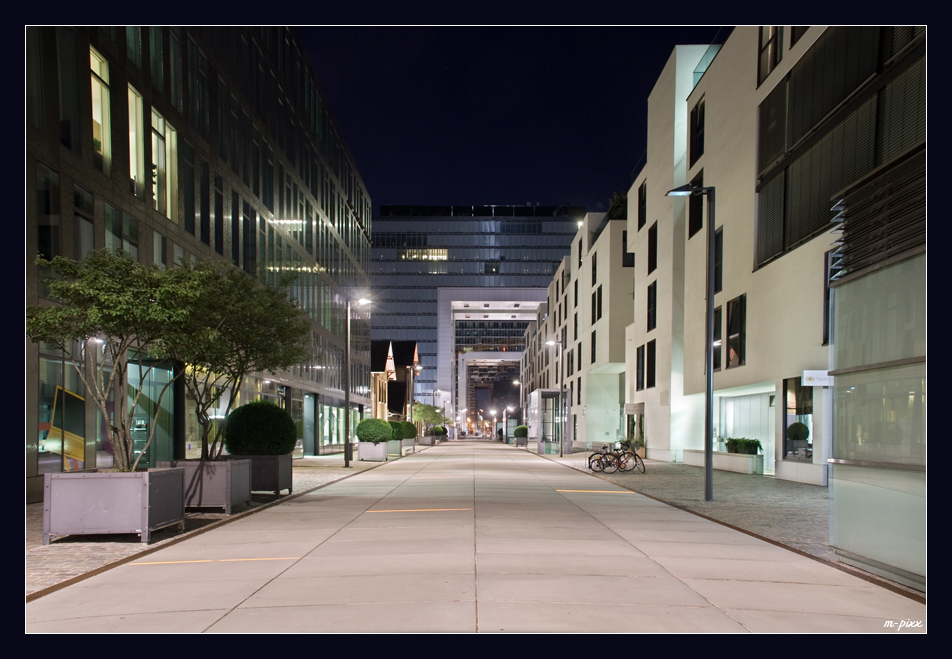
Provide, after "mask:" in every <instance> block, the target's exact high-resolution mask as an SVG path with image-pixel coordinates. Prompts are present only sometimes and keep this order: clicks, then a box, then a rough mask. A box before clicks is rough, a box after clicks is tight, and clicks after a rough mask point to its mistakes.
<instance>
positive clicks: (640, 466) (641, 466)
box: [634, 453, 645, 474]
mask: <svg viewBox="0 0 952 659" xmlns="http://www.w3.org/2000/svg"><path fill="white" fill-rule="evenodd" d="M634 468H635V469H637V470H638V471H639V472H641V473H642V474H643V473H645V461H644V460H642V459H641V456H640V455H638V454H637V453H635V466H634Z"/></svg>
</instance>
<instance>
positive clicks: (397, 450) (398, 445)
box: [381, 439, 403, 456]
mask: <svg viewBox="0 0 952 659" xmlns="http://www.w3.org/2000/svg"><path fill="white" fill-rule="evenodd" d="M381 443H382V442H381ZM402 444H403V440H400V439H391V440H390V441H389V442H387V455H396V456H400V455H403V447H402Z"/></svg>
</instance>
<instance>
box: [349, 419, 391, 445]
mask: <svg viewBox="0 0 952 659" xmlns="http://www.w3.org/2000/svg"><path fill="white" fill-rule="evenodd" d="M355 432H356V434H357V439H358V440H359V441H361V442H373V443H374V444H379V443H380V442H389V441H390V440H391V438H392V437H393V428H391V427H390V424H389V423H387V422H386V421H384V420H383V419H363V420H361V422H360V423H358V424H357V428H356V430H355Z"/></svg>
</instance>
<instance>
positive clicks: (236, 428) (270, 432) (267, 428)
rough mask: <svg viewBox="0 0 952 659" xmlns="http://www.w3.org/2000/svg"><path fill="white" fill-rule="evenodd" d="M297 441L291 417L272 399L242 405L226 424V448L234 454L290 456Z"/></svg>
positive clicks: (230, 415) (229, 417) (229, 416)
mask: <svg viewBox="0 0 952 659" xmlns="http://www.w3.org/2000/svg"><path fill="white" fill-rule="evenodd" d="M296 442H297V429H296V428H295V427H294V421H293V420H292V419H291V416H290V415H289V414H288V413H287V412H285V411H284V410H282V409H281V408H280V407H278V406H277V405H275V404H274V403H272V402H269V401H265V400H256V401H252V402H250V403H248V404H247V405H242V406H241V407H239V408H237V409H236V410H235V411H233V412H232V413H231V414H229V415H228V422H227V423H226V424H225V448H226V449H228V452H229V453H230V454H231V455H287V454H288V453H290V452H291V451H293V450H294V444H295V443H296Z"/></svg>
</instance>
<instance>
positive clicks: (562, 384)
mask: <svg viewBox="0 0 952 659" xmlns="http://www.w3.org/2000/svg"><path fill="white" fill-rule="evenodd" d="M545 344H546V345H547V346H559V356H558V363H557V364H556V366H555V375H556V377H557V378H558V379H559V415H560V416H561V417H562V439H561V441H560V442H559V456H560V457H565V440H566V439H567V437H566V436H565V431H566V421H567V419H566V418H565V417H566V414H565V378H563V377H562V342H561V341H558V340H556V341H546V342H545ZM569 452H570V453H571V451H569Z"/></svg>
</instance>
